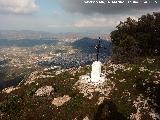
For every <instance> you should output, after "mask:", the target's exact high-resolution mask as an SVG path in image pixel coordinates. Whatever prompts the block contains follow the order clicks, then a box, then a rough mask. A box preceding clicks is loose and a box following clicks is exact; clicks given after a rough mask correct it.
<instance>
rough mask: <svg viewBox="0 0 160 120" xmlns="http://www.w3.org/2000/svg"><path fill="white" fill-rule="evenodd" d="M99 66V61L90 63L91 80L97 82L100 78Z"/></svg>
mask: <svg viewBox="0 0 160 120" xmlns="http://www.w3.org/2000/svg"><path fill="white" fill-rule="evenodd" d="M101 66H102V63H101V62H100V61H95V62H93V64H92V71H91V82H95V83H98V82H99V81H100V80H101Z"/></svg>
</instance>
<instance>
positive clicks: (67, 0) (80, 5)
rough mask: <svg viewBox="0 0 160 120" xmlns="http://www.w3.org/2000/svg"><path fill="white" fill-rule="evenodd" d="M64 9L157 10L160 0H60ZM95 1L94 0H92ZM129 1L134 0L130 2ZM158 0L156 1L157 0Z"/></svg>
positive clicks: (83, 11) (98, 10) (83, 10)
mask: <svg viewBox="0 0 160 120" xmlns="http://www.w3.org/2000/svg"><path fill="white" fill-rule="evenodd" d="M59 1H60V3H61V5H62V7H63V9H65V10H66V11H69V12H72V13H82V14H92V13H93V14H94V13H99V14H122V13H129V12H134V13H135V12H139V11H146V10H153V9H154V10H157V9H160V1H159V0H157V1H156V0H150V2H148V3H144V2H145V1H147V0H121V1H124V3H123V4H122V3H108V1H110V2H112V1H117V2H118V1H120V0H96V1H97V2H98V1H104V4H98V3H96V2H95V3H92V4H91V3H85V2H84V1H88V0H59ZM89 1H90V0H89ZM92 1H94V0H92ZM128 1H132V2H130V3H128ZM134 1H139V3H138V4H137V3H133V2H134ZM148 1H149V0H148ZM155 1H156V2H155Z"/></svg>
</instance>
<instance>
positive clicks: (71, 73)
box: [0, 57, 160, 120]
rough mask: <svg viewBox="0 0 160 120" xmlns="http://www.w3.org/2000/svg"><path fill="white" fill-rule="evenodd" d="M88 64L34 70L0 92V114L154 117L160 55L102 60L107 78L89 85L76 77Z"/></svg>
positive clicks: (79, 119)
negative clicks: (130, 60)
mask: <svg viewBox="0 0 160 120" xmlns="http://www.w3.org/2000/svg"><path fill="white" fill-rule="evenodd" d="M87 73H90V66H86V67H83V68H82V67H79V68H78V69H77V68H72V69H65V70H61V71H49V70H42V71H35V72H33V73H32V74H31V75H30V76H28V77H26V80H25V81H24V82H23V83H21V85H18V86H16V87H10V88H6V89H3V90H2V91H1V93H0V96H1V97H0V118H1V119H2V120H17V119H21V120H26V119H32V120H40V119H43V120H47V119H48V120H50V119H53V120H60V119H61V120H88V119H89V120H94V119H95V120H107V119H108V120H125V119H130V120H158V119H160V116H159V115H160V108H159V106H160V102H159V101H160V97H159V96H160V59H159V57H154V58H147V59H144V58H143V59H142V58H141V60H139V61H138V63H136V64H114V63H112V62H111V61H108V62H107V63H106V64H104V65H103V73H105V74H106V81H105V82H104V83H103V84H99V85H97V86H94V85H92V84H88V83H85V81H82V80H81V79H80V78H81V76H82V75H85V74H87Z"/></svg>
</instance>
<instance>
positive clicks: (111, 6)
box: [0, 0, 160, 33]
mask: <svg viewBox="0 0 160 120" xmlns="http://www.w3.org/2000/svg"><path fill="white" fill-rule="evenodd" d="M89 2H90V3H89ZM89 2H88V1H87V0H0V30H34V31H47V32H53V33H66V32H67V33H68V32H76V33H86V32H88V33H110V32H111V31H112V30H114V29H115V27H116V26H117V25H118V24H119V23H120V21H124V20H126V18H127V17H131V18H133V19H136V20H137V19H138V17H140V16H141V15H143V14H147V13H151V14H152V13H153V12H158V11H159V12H160V0H150V1H149V0H97V1H92V2H94V3H91V0H89ZM137 2H138V3H137Z"/></svg>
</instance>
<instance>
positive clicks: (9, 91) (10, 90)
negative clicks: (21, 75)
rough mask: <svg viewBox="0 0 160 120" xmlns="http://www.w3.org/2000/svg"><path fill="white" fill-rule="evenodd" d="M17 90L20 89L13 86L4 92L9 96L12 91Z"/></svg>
mask: <svg viewBox="0 0 160 120" xmlns="http://www.w3.org/2000/svg"><path fill="white" fill-rule="evenodd" d="M17 89H19V87H15V88H14V87H13V86H11V87H8V88H5V89H3V90H2V92H3V93H8V94H9V93H11V92H12V91H14V90H17Z"/></svg>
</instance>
